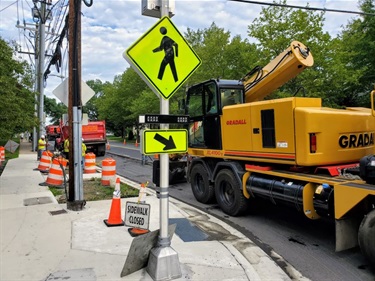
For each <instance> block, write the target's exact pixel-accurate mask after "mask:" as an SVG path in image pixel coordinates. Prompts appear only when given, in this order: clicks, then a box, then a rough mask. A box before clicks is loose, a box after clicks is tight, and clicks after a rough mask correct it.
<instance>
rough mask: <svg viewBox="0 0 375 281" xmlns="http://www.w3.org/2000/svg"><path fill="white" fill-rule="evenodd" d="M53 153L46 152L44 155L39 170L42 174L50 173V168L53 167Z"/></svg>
mask: <svg viewBox="0 0 375 281" xmlns="http://www.w3.org/2000/svg"><path fill="white" fill-rule="evenodd" d="M52 155H53V154H52V152H51V151H49V150H45V151H43V153H42V157H40V160H39V166H38V170H39V171H41V172H48V170H49V167H50V166H51V159H52Z"/></svg>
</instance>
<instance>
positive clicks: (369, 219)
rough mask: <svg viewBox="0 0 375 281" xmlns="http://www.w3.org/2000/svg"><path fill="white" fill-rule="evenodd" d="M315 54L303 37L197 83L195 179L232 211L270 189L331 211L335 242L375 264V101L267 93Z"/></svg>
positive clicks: (275, 196) (192, 95) (282, 199)
mask: <svg viewBox="0 0 375 281" xmlns="http://www.w3.org/2000/svg"><path fill="white" fill-rule="evenodd" d="M313 63H314V60H313V56H312V53H311V51H310V50H309V48H308V47H306V46H305V45H304V44H302V43H301V42H298V41H294V42H292V43H291V44H290V46H289V47H288V48H287V49H286V50H285V51H284V52H283V53H281V54H280V55H279V56H277V57H276V58H275V59H274V60H272V61H271V62H270V63H269V64H268V65H266V66H265V67H263V68H261V67H257V68H255V69H254V70H252V71H251V72H250V73H248V74H247V75H246V76H245V78H243V79H241V80H223V79H211V80H208V81H205V82H202V83H199V84H196V85H193V86H192V87H190V88H189V89H188V90H187V96H186V107H185V114H186V115H189V118H190V121H189V124H188V135H189V139H188V155H189V157H188V161H187V162H188V168H187V179H188V181H189V182H190V183H191V188H192V192H193V194H194V196H195V198H196V199H197V200H198V201H199V202H201V203H210V202H213V201H216V202H217V204H218V205H219V206H220V208H221V209H222V211H223V212H225V213H226V214H228V215H231V216H238V215H241V214H243V213H244V212H246V210H247V207H248V206H249V202H250V199H252V200H257V199H258V198H262V199H266V200H269V201H271V202H272V203H273V204H276V205H279V204H283V205H288V206H290V207H292V208H295V209H296V210H297V211H299V212H303V214H304V215H305V216H306V217H308V218H309V219H313V220H315V219H319V218H321V217H329V218H332V219H333V220H334V221H335V224H336V250H337V251H341V250H345V249H349V248H352V247H355V246H357V245H358V244H359V246H360V248H361V250H362V252H363V254H364V255H365V256H366V258H367V259H368V260H369V261H370V262H371V263H372V264H375V239H374V237H375V223H374V222H375V186H374V183H375V156H373V154H374V148H375V146H374V132H375V118H374V116H375V114H374V105H373V103H372V108H371V109H369V108H346V109H333V108H327V107H323V106H322V101H321V99H320V98H305V97H289V98H280V99H270V100H264V98H265V97H266V96H268V95H269V94H270V93H272V92H273V91H274V90H275V89H277V88H279V87H280V86H282V85H283V84H285V83H286V82H287V81H289V80H290V79H292V78H294V77H295V76H297V75H298V74H299V73H300V72H302V71H303V70H304V69H306V68H308V67H310V66H312V65H313ZM374 94H375V91H373V92H372V93H371V98H372V100H373V95H374Z"/></svg>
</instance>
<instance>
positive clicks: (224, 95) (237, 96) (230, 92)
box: [221, 89, 242, 107]
mask: <svg viewBox="0 0 375 281" xmlns="http://www.w3.org/2000/svg"><path fill="white" fill-rule="evenodd" d="M221 101H222V105H223V107H224V106H227V105H233V104H240V103H242V91H241V90H238V89H221Z"/></svg>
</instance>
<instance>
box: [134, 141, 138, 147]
mask: <svg viewBox="0 0 375 281" xmlns="http://www.w3.org/2000/svg"><path fill="white" fill-rule="evenodd" d="M134 145H135V147H138V140H137V139H135V144H134Z"/></svg>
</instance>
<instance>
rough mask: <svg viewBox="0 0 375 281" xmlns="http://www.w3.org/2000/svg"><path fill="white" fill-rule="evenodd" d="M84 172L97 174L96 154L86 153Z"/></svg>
mask: <svg viewBox="0 0 375 281" xmlns="http://www.w3.org/2000/svg"><path fill="white" fill-rule="evenodd" d="M83 172H84V173H85V174H93V173H96V156H95V154H94V153H92V152H89V153H86V155H85V165H84V168H83Z"/></svg>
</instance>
